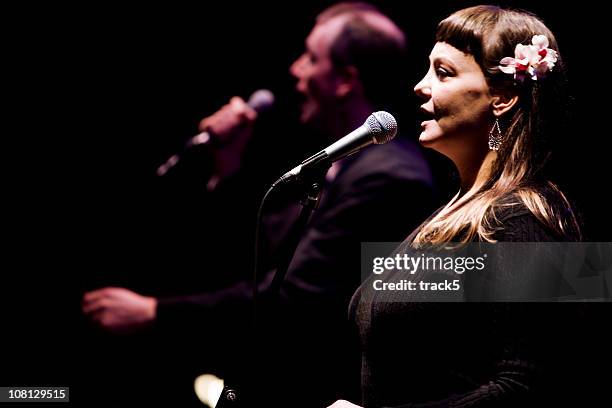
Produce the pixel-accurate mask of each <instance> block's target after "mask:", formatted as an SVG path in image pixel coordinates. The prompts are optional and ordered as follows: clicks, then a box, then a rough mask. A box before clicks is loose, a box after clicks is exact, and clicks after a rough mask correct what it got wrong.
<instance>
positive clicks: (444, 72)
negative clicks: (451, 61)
mask: <svg viewBox="0 0 612 408" xmlns="http://www.w3.org/2000/svg"><path fill="white" fill-rule="evenodd" d="M436 75H437V76H438V78H446V77H449V76H450V75H451V74H450V72H449V71H447V70H446V69H444V68H436Z"/></svg>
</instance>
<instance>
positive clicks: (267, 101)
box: [247, 89, 274, 113]
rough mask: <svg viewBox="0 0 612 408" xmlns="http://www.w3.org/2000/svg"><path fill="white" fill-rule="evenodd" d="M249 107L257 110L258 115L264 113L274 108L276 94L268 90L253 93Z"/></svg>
mask: <svg viewBox="0 0 612 408" xmlns="http://www.w3.org/2000/svg"><path fill="white" fill-rule="evenodd" d="M247 105H249V106H250V107H251V108H253V109H255V110H256V111H257V113H262V112H265V111H267V110H269V109H270V108H272V106H274V94H273V93H272V92H270V91H269V90H267V89H260V90H258V91H255V92H253V94H252V95H251V97H250V98H249V100H248V102H247Z"/></svg>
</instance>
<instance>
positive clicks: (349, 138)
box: [272, 111, 397, 187]
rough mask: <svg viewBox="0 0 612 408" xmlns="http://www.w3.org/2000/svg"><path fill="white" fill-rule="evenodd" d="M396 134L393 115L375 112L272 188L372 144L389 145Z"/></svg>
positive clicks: (305, 161) (290, 172) (291, 171)
mask: <svg viewBox="0 0 612 408" xmlns="http://www.w3.org/2000/svg"><path fill="white" fill-rule="evenodd" d="M396 134H397V122H396V121H395V118H394V117H393V115H391V114H390V113H387V112H384V111H379V112H374V113H372V114H371V115H370V116H368V118H367V119H366V121H365V122H364V124H363V125H361V126H359V127H358V128H357V129H355V130H353V131H352V132H351V133H349V134H348V135H346V136H344V137H343V138H341V139H339V140H337V141H336V142H334V143H333V144H331V145H330V146H328V147H327V148H325V149H323V150H321V151H320V152H318V153H317V154H315V155H312V156H310V157H309V158H308V159H306V160H304V161H303V162H302V163H301V164H300V165H299V166H297V167H294V168H293V169H292V170H290V171H288V172H287V173H285V174H284V175H283V176H282V177H281V178H279V179H278V180H276V181H275V182H274V184H272V187H275V186H276V185H278V184H280V183H284V182H288V181H291V180H295V179H299V178H303V177H304V176H305V175H306V174H310V173H312V172H314V171H317V170H320V169H321V168H324V169H325V168H328V167H329V166H331V164H332V163H333V162H335V161H338V160H341V159H343V158H345V157H346V156H348V155H351V154H353V153H356V152H358V151H359V150H361V149H363V148H364V147H366V146H369V145H371V144H383V143H387V142H388V141H390V140H391V139H393V138H394V137H395V135H396Z"/></svg>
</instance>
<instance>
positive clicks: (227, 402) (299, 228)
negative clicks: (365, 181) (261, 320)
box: [215, 164, 331, 408]
mask: <svg viewBox="0 0 612 408" xmlns="http://www.w3.org/2000/svg"><path fill="white" fill-rule="evenodd" d="M330 165H331V164H329V165H327V166H322V167H321V168H320V169H319V170H317V171H313V172H310V173H309V174H308V177H307V179H306V178H305V179H303V180H302V184H303V185H305V186H307V189H306V191H305V192H304V194H303V196H302V198H301V200H300V204H301V205H302V208H301V210H300V214H299V216H298V218H297V220H296V221H295V222H294V224H293V226H292V227H291V228H290V230H289V232H288V236H287V238H286V240H285V245H283V247H282V250H281V251H280V252H281V253H280V255H279V261H278V265H277V268H276V272H275V274H274V277H273V278H272V283H271V284H270V287H269V289H268V293H267V296H268V297H269V298H274V297H278V296H279V295H280V287H281V284H282V283H283V280H284V279H285V276H286V275H287V271H288V269H289V266H290V265H291V261H292V260H293V256H294V254H295V250H296V249H297V246H298V245H299V243H300V240H301V238H302V236H303V235H304V232H305V231H306V226H307V224H308V220H309V219H310V216H311V215H312V213H313V211H314V210H316V209H317V208H318V206H319V203H320V200H321V192H322V189H323V181H324V180H325V175H326V173H327V170H329V167H330ZM266 197H267V195H266ZM266 197H264V201H265V199H266ZM262 207H263V202H262ZM255 259H257V256H256V257H255ZM256 263H258V262H257V261H256ZM254 284H255V285H256V282H254ZM255 294H256V292H255ZM256 302H257V299H256V298H254V299H253V303H254V304H256ZM256 328H257V327H256V322H255V329H256ZM255 336H256V337H258V336H257V333H256V330H255ZM255 344H257V342H255ZM253 359H254V357H253ZM254 361H255V359H254ZM241 401H242V400H241V398H240V393H239V392H238V391H236V389H235V388H233V387H230V386H227V385H226V386H224V387H223V391H222V392H221V396H220V397H219V400H218V402H217V405H216V406H215V408H231V407H234V408H244V406H243V405H242V403H241Z"/></svg>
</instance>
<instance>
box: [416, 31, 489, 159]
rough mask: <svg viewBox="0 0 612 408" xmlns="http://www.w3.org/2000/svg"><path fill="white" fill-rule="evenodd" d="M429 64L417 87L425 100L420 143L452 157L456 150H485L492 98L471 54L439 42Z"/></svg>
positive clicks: (417, 90)
mask: <svg viewBox="0 0 612 408" xmlns="http://www.w3.org/2000/svg"><path fill="white" fill-rule="evenodd" d="M429 61H430V63H429V70H428V71H427V74H425V77H423V79H422V80H421V82H419V83H418V84H417V85H416V86H415V88H414V90H415V92H416V93H417V95H419V96H420V97H421V98H422V99H423V100H424V101H425V103H423V105H421V111H422V113H423V115H424V117H425V120H424V121H423V123H421V129H422V132H421V135H420V137H419V140H420V142H421V143H422V144H423V145H424V146H426V147H431V148H434V149H435V150H438V151H439V152H441V153H443V154H445V155H447V156H449V157H451V158H452V157H453V156H454V154H453V153H456V152H457V149H461V150H463V149H472V148H475V149H479V148H480V149H482V148H483V147H485V148H486V146H487V137H488V132H489V127H490V125H491V123H493V114H492V96H491V93H490V90H489V86H488V85H487V82H486V80H485V76H484V74H483V72H482V70H481V69H480V66H479V65H478V64H477V63H476V61H475V60H474V57H473V56H472V55H471V54H465V53H463V52H462V51H459V50H458V49H457V48H455V47H453V46H452V45H449V44H447V43H444V42H439V43H436V45H435V46H434V48H433V50H432V51H431V55H430V56H429ZM461 150H459V151H461Z"/></svg>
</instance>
